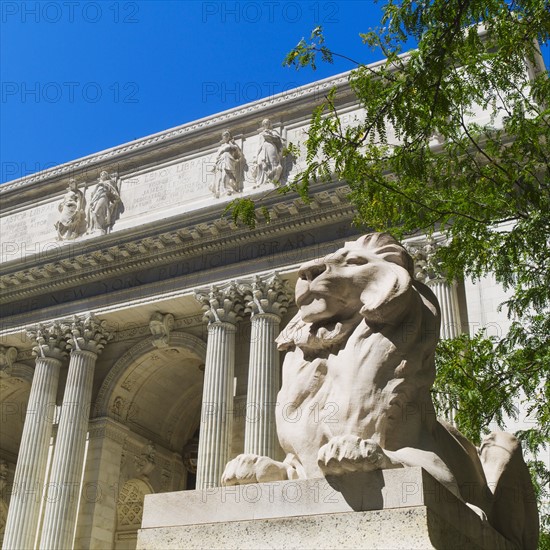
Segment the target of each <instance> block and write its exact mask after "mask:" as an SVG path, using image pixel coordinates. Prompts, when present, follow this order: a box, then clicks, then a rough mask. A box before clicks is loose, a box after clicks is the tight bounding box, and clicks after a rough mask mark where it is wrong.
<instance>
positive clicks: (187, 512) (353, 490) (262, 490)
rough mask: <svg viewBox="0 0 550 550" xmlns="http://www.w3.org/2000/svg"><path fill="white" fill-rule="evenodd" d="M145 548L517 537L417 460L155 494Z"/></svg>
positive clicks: (481, 545)
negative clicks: (497, 528)
mask: <svg viewBox="0 0 550 550" xmlns="http://www.w3.org/2000/svg"><path fill="white" fill-rule="evenodd" d="M137 548H138V550H139V549H142V550H145V549H147V550H155V549H161V548H162V549H179V548H224V549H229V548H243V549H244V548H250V549H252V548H388V549H389V548H391V549H396V548H402V549H405V548H407V549H411V548H444V549H449V548H457V549H458V548H476V549H491V550H493V549H502V550H511V549H512V548H513V546H512V545H511V544H510V543H509V542H508V541H506V540H505V539H504V538H503V537H502V536H501V535H500V534H498V533H497V532H496V531H495V530H494V529H493V528H492V527H491V526H490V525H489V524H488V523H487V522H483V521H482V520H481V519H480V517H479V516H478V515H477V514H476V513H475V512H473V511H472V510H471V509H470V508H469V507H468V506H466V504H464V503H463V502H462V501H460V500H459V499H458V498H456V497H455V496H454V495H453V494H452V493H450V492H449V491H448V490H447V489H446V488H445V487H443V485H441V484H440V483H439V482H437V481H436V480H435V479H434V478H433V477H432V476H431V475H430V474H428V473H427V472H426V471H425V470H423V469H422V468H418V467H415V468H403V469H398V470H397V469H396V470H379V471H373V472H361V473H353V474H348V475H345V476H340V477H332V478H327V479H325V478H319V479H308V480H296V481H278V482H273V483H260V484H251V485H240V486H231V487H216V488H212V489H208V490H202V491H181V492H177V493H165V494H152V495H147V496H146V497H145V509H144V514H143V523H142V529H141V530H140V531H139V533H138V544H137Z"/></svg>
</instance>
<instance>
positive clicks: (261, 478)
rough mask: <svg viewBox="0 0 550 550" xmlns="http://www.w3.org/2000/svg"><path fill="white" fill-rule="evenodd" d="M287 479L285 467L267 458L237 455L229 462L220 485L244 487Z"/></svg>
mask: <svg viewBox="0 0 550 550" xmlns="http://www.w3.org/2000/svg"><path fill="white" fill-rule="evenodd" d="M284 479H287V467H286V466H285V465H284V464H283V463H282V462H277V461H275V460H272V459H271V458H268V457H267V456H258V455H254V454H243V455H239V456H237V457H236V458H234V459H233V460H230V461H229V462H228V463H227V466H226V467H225V470H224V472H223V475H222V479H221V482H222V485H246V484H247V483H265V482H268V481H281V480H284Z"/></svg>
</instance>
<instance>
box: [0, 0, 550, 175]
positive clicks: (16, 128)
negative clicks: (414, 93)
mask: <svg viewBox="0 0 550 550" xmlns="http://www.w3.org/2000/svg"><path fill="white" fill-rule="evenodd" d="M379 19H380V8H379V5H377V4H375V3H374V2H373V1H372V0H365V1H359V0H357V1H340V2H335V1H333V2H330V1H323V0H320V1H303V2H298V1H287V0H258V1H232V2H220V1H215V0H205V1H191V0H186V1H181V0H173V1H160V0H156V1H138V0H135V1H126V0H121V1H118V0H105V1H101V0H100V1H97V0H96V1H74V0H59V1H56V0H44V1H41V2H39V1H36V0H34V1H33V0H26V1H24V2H19V1H15V0H13V1H12V0H0V22H1V34H0V80H1V101H0V116H1V120H0V168H1V173H0V181H1V182H4V181H9V180H12V179H15V178H18V177H23V176H26V175H28V174H31V173H34V172H37V171H41V170H44V169H47V168H49V167H52V166H55V165H57V164H61V163H63V162H67V161H70V160H73V159H76V158H79V157H82V156H85V155H89V154H92V153H95V152H97V151H100V150H102V149H107V148H109V147H113V146H115V145H118V144H121V143H125V142H128V141H131V140H133V139H136V138H140V137H143V136H146V135H149V134H152V133H155V132H159V131H162V130H165V129H168V128H171V127H174V126H178V125H180V124H184V123H186V122H190V121H192V120H196V119H198V118H201V117H204V116H207V115H210V114H213V113H216V112H220V111H223V110H226V109H230V108H232V107H234V106H236V105H241V104H243V103H247V102H250V101H254V100H256V99H260V98H262V97H267V96H269V95H272V94H274V93H279V92H284V91H286V90H288V89H291V88H293V87H296V86H299V85H302V84H305V83H308V82H312V81H314V80H318V79H321V78H324V77H327V76H331V75H334V74H338V73H340V72H343V71H346V70H348V69H351V68H353V66H352V65H351V64H350V63H349V62H346V61H340V60H338V59H336V60H335V63H334V64H333V65H327V64H320V65H319V68H318V70H317V71H316V72H313V71H312V70H311V69H304V70H301V71H296V70H294V69H292V68H284V67H282V60H283V59H284V56H285V54H286V53H287V52H289V51H290V50H291V49H292V47H293V46H295V45H296V44H297V42H298V41H299V40H300V38H302V37H303V36H305V37H308V36H309V34H310V33H311V30H312V29H313V28H315V27H316V26H318V25H322V26H323V28H324V30H325V36H326V39H327V45H328V46H329V47H330V48H331V49H333V50H334V51H337V52H341V53H343V54H346V55H347V56H349V57H351V58H354V59H357V60H358V61H361V62H366V63H368V62H372V61H376V60H377V58H375V57H374V56H373V54H372V53H371V52H370V51H369V49H368V48H367V47H365V46H364V45H363V44H362V43H361V39H360V38H359V33H360V32H366V31H367V30H368V29H369V27H371V26H375V25H376V24H377V23H378V21H379ZM548 52H549V50H548V49H546V51H545V53H546V55H547V56H548ZM548 64H550V63H548Z"/></svg>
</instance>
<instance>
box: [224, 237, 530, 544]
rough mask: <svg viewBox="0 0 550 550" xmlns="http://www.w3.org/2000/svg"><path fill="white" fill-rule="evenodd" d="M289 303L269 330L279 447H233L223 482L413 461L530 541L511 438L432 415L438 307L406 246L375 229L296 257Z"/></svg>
mask: <svg viewBox="0 0 550 550" xmlns="http://www.w3.org/2000/svg"><path fill="white" fill-rule="evenodd" d="M296 304H297V306H298V308H299V311H298V313H297V315H296V316H295V317H294V319H293V320H292V321H291V322H290V324H289V325H288V327H287V328H286V329H285V330H284V331H283V332H282V333H281V334H280V336H279V337H278V339H277V342H278V345H279V349H280V350H285V351H286V352H287V353H286V356H285V359H284V363H283V381H282V387H281V390H280V392H279V394H278V398H277V402H278V405H279V406H278V407H277V434H278V437H279V441H280V444H281V447H282V449H283V450H284V451H285V452H286V453H287V456H286V458H285V460H284V461H283V462H278V461H276V460H272V459H271V458H269V457H260V456H256V455H250V454H245V455H240V456H238V457H237V458H235V459H233V460H232V461H231V462H229V463H228V465H227V466H226V469H225V472H224V474H223V477H222V483H223V484H225V485H236V484H245V483H255V482H264V481H275V480H284V479H304V478H314V477H321V476H338V475H342V474H345V473H348V472H358V471H369V470H376V469H383V468H402V467H405V466H421V467H423V468H424V469H425V470H427V471H428V472H429V473H430V474H431V475H432V476H433V477H434V478H435V479H437V480H438V481H439V482H440V483H442V484H443V485H444V486H445V487H447V489H448V490H449V491H451V492H452V493H453V494H454V495H456V496H457V497H458V498H460V499H461V500H463V501H464V502H466V503H467V504H468V505H469V506H470V507H471V508H473V509H474V510H475V511H476V512H477V513H478V514H479V515H480V516H482V518H484V519H488V521H489V522H490V523H491V524H492V525H493V526H494V527H495V528H496V529H497V530H498V531H499V532H501V534H502V535H504V536H505V537H506V538H507V539H509V540H510V541H511V542H513V543H515V544H516V545H517V546H518V547H520V548H525V549H531V548H533V549H534V548H536V546H537V539H538V514H537V509H536V504H535V498H534V495H533V488H532V485H531V481H530V477H529V472H528V469H527V466H526V465H525V462H524V461H523V457H522V454H521V448H520V445H519V443H518V442H517V440H516V439H515V438H514V437H513V436H512V435H510V434H507V433H504V432H499V433H492V434H490V435H489V436H487V437H486V438H485V439H484V441H483V443H482V445H481V447H480V449H477V448H476V447H475V446H474V445H473V444H472V443H471V442H470V441H468V440H467V439H466V438H465V437H464V436H463V435H462V434H461V433H460V432H459V431H458V430H456V429H455V428H454V427H452V426H451V425H449V424H447V423H445V422H444V421H442V420H439V419H437V417H436V414H435V410H434V405H433V402H432V399H431V395H430V388H431V387H432V384H433V381H434V378H435V365H434V352H435V347H436V344H437V341H438V338H439V324H440V309H439V304H438V302H437V299H436V297H435V295H434V294H433V293H432V291H431V290H430V289H429V288H428V287H427V286H426V285H424V284H422V283H421V282H419V281H416V280H415V279H414V277H413V260H412V258H411V257H410V256H409V254H408V253H407V251H406V250H405V249H404V248H403V247H402V246H401V245H400V244H399V243H398V242H397V241H396V240H395V239H394V238H393V237H391V236H390V235H388V234H385V233H371V234H368V235H365V236H363V237H361V238H359V239H358V240H356V241H354V242H348V243H346V244H345V246H344V247H343V248H341V249H340V250H338V251H336V252H335V253H333V254H330V255H328V256H326V257H325V258H323V259H322V260H320V261H312V262H308V263H306V264H304V265H303V266H302V267H301V269H300V271H299V280H298V282H297V283H296ZM289 404H290V406H291V409H292V410H289ZM281 405H286V406H281ZM294 413H295V414H294Z"/></svg>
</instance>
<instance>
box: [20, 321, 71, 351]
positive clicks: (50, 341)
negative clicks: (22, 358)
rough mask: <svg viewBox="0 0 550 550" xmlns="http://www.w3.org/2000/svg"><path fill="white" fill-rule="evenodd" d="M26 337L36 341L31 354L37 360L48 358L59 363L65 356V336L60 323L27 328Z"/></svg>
mask: <svg viewBox="0 0 550 550" xmlns="http://www.w3.org/2000/svg"><path fill="white" fill-rule="evenodd" d="M27 335H28V336H29V338H31V339H32V340H35V341H36V345H35V346H34V347H33V348H32V353H33V355H35V356H36V357H37V358H40V357H42V358H50V359H56V360H58V361H61V360H62V359H63V358H64V357H66V356H67V336H66V331H65V328H64V327H63V326H62V325H61V323H59V322H57V321H55V322H53V323H49V324H39V325H38V326H36V327H29V328H27Z"/></svg>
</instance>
